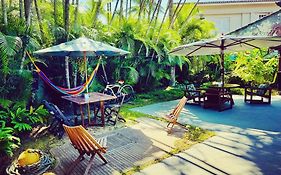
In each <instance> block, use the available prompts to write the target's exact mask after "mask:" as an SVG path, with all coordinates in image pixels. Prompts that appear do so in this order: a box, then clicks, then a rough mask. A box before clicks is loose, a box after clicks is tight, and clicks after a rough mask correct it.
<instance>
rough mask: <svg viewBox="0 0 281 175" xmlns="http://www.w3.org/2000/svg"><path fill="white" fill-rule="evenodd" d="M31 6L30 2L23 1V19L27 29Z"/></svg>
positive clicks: (27, 0)
mask: <svg viewBox="0 0 281 175" xmlns="http://www.w3.org/2000/svg"><path fill="white" fill-rule="evenodd" d="M31 5H32V0H24V17H25V23H26V26H27V27H29V26H30V22H31Z"/></svg>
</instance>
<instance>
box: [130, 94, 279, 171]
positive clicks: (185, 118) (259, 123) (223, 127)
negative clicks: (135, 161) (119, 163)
mask: <svg viewBox="0 0 281 175" xmlns="http://www.w3.org/2000/svg"><path fill="white" fill-rule="evenodd" d="M234 98H235V106H234V108H233V109H232V110H228V111H223V112H217V111H213V110H209V109H203V108H201V107H200V106H192V105H186V106H185V109H184V110H183V112H182V113H181V116H180V122H182V123H188V124H192V125H197V126H200V127H203V128H206V129H210V130H214V131H215V132H216V136H214V137H212V138H210V139H209V140H207V141H205V142H203V143H200V144H197V145H194V146H193V147H192V148H190V149H188V150H186V151H184V152H183V153H180V154H177V155H176V156H173V157H170V158H168V159H165V160H163V161H162V162H160V163H158V164H155V165H152V166H150V167H148V168H145V169H144V170H142V171H141V172H140V173H136V174H138V175H140V174H145V175H150V174H151V175H154V174H163V175H164V174H165V175H166V174H167V175H180V174H181V175H182V174H195V175H200V174H243V175H244V174H270V175H271V174H272V175H275V174H276V175H279V174H281V163H280V162H281V98H280V97H273V101H272V104H271V105H250V104H245V103H244V102H243V97H241V96H235V97H234ZM176 104H177V101H171V102H165V103H159V104H153V105H149V106H145V107H140V108H135V109H133V110H135V111H139V112H143V113H147V114H151V115H155V116H161V115H163V114H167V113H168V111H169V110H170V109H171V108H172V107H174V106H175V105H176Z"/></svg>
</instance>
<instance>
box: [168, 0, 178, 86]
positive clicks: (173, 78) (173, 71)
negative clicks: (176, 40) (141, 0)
mask: <svg viewBox="0 0 281 175" xmlns="http://www.w3.org/2000/svg"><path fill="white" fill-rule="evenodd" d="M167 8H168V9H169V10H168V11H169V22H170V24H171V23H172V20H173V16H174V14H173V0H169V1H168V7H167ZM170 68H171V72H170V76H171V79H170V85H171V86H174V85H175V83H176V66H174V65H171V67H170Z"/></svg>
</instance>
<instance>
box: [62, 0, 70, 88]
mask: <svg viewBox="0 0 281 175" xmlns="http://www.w3.org/2000/svg"><path fill="white" fill-rule="evenodd" d="M69 5H70V4H69V0H64V9H63V14H64V30H65V32H66V36H65V41H67V40H68V36H69ZM64 61H65V62H64V63H65V78H66V86H67V87H68V88H70V77H69V57H67V56H66V57H65V60H64Z"/></svg>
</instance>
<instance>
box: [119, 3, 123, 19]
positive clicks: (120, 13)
mask: <svg viewBox="0 0 281 175" xmlns="http://www.w3.org/2000/svg"><path fill="white" fill-rule="evenodd" d="M119 15H120V20H122V19H123V0H120V12H119Z"/></svg>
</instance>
